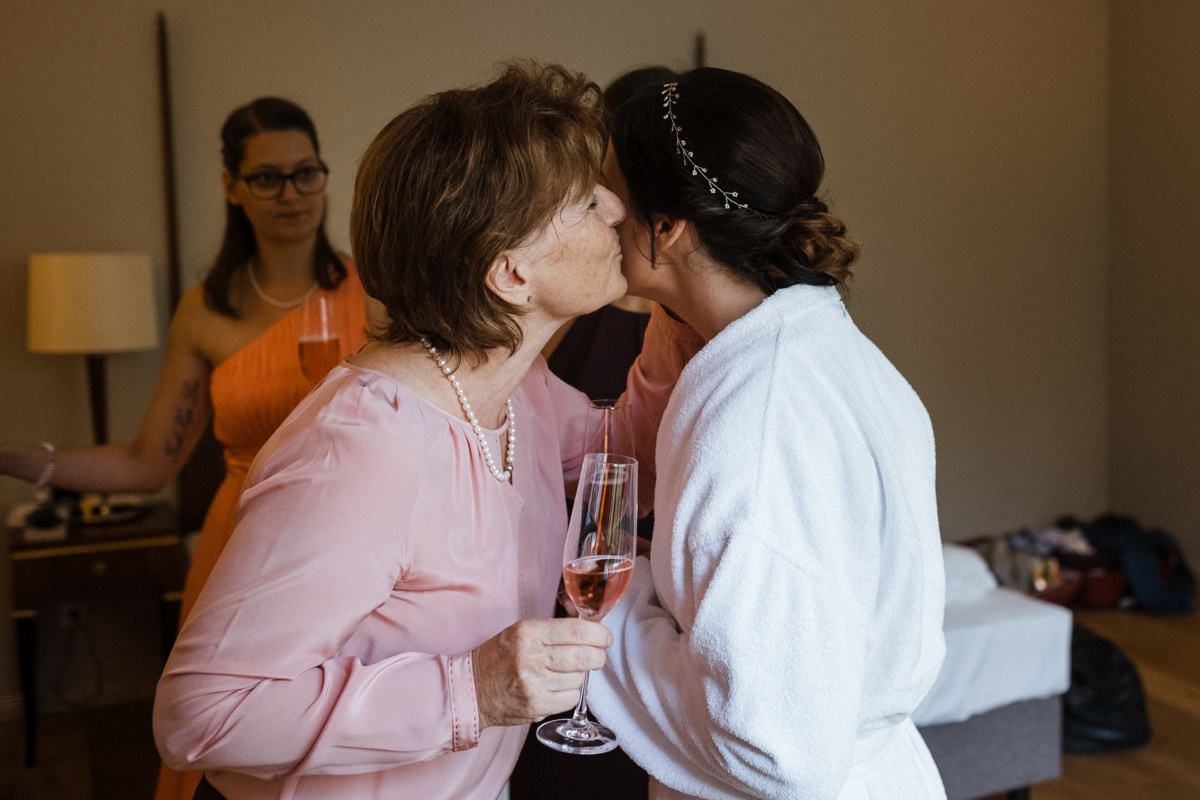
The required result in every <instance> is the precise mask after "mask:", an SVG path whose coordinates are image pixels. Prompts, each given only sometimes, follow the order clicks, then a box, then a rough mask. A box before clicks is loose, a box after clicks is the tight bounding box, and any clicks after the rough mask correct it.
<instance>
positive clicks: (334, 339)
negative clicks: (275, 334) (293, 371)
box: [300, 292, 341, 386]
mask: <svg viewBox="0 0 1200 800" xmlns="http://www.w3.org/2000/svg"><path fill="white" fill-rule="evenodd" d="M340 360H341V346H340V344H339V343H338V332H337V326H336V325H335V324H334V318H333V298H332V297H330V296H329V295H327V294H323V293H321V292H317V293H316V294H314V295H313V296H312V297H310V298H308V300H306V301H304V307H303V308H301V309H300V369H301V370H302V371H303V372H304V377H306V378H308V382H309V383H311V384H313V385H314V386H315V385H316V384H318V383H320V381H321V379H322V378H324V377H325V376H326V375H328V374H329V370H331V369H333V368H334V367H336V366H337V364H338V361H340Z"/></svg>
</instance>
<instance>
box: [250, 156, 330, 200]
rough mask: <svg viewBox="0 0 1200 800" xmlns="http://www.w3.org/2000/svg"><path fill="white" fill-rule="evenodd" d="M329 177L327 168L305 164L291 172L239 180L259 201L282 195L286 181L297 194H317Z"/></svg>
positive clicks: (264, 173)
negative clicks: (290, 183)
mask: <svg viewBox="0 0 1200 800" xmlns="http://www.w3.org/2000/svg"><path fill="white" fill-rule="evenodd" d="M328 175H329V167H327V166H325V165H324V164H307V165H305V166H303V167H298V168H297V169H295V170H292V171H291V172H277V171H275V170H273V169H267V170H263V171H262V172H254V173H251V174H250V175H242V176H241V177H240V178H239V180H241V181H242V182H243V183H245V184H246V187H247V188H249V189H250V194H251V195H253V196H254V197H256V198H258V199H259V200H274V199H275V198H277V197H279V195H281V194H283V187H284V186H286V185H287V182H288V181H291V182H292V186H294V187H296V192H297V193H298V194H304V195H310V194H317V193H318V192H320V191H321V190H322V189H324V188H325V178H326V177H327V176H328Z"/></svg>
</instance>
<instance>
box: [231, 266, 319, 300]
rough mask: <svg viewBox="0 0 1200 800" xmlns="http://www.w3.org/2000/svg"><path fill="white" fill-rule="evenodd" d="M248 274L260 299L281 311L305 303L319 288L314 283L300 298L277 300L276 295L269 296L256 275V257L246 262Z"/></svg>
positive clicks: (251, 284)
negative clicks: (259, 283)
mask: <svg viewBox="0 0 1200 800" xmlns="http://www.w3.org/2000/svg"><path fill="white" fill-rule="evenodd" d="M246 274H247V275H249V276H250V286H251V287H253V288H254V293H255V294H256V295H258V299H259V300H262V301H263V302H264V303H266V304H267V305H269V306H274V307H275V308H278V309H279V310H281V311H287V310H289V309H293V308H296V307H297V306H301V305H303V304H304V301H305V300H307V299H308V298H310V297H312V294H313V292H315V291H316V290H317V284H316V283H313V285H312V286H311V287H310V288H309V290H308V291H307V292H305V293H304V294H303V295H302V296H301V297H300V298H299V299H298V300H288V301H286V302H284V301H283V300H276V299H275V298H274V297H271V296H269V295H268V294H267V293H266V292H264V291H263V290H262V287H261V286H259V285H258V278H256V277H254V259H251V260H250V261H248V262H247V263H246Z"/></svg>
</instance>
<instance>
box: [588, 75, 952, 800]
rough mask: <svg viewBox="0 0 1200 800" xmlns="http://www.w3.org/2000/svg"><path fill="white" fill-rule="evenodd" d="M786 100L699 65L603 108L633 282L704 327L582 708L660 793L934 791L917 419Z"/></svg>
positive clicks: (815, 153)
mask: <svg viewBox="0 0 1200 800" xmlns="http://www.w3.org/2000/svg"><path fill="white" fill-rule="evenodd" d="M823 171H824V162H823V158H822V156H821V151H820V148H819V146H818V144H817V141H816V138H815V136H814V135H813V133H812V131H811V129H810V128H809V127H808V124H807V123H806V122H805V121H804V119H803V118H802V117H801V116H800V114H799V112H798V111H796V109H795V108H794V107H793V106H792V104H791V103H790V102H788V100H787V99H786V98H784V97H783V96H782V95H781V94H779V93H778V92H776V91H775V90H773V89H771V88H770V87H768V86H766V85H764V84H763V83H761V82H759V81H757V80H755V79H753V78H751V77H748V76H746V75H741V74H738V73H733V72H728V71H725V70H718V69H697V70H694V71H691V72H688V73H685V74H682V75H679V76H678V77H676V78H674V79H673V80H672V82H671V83H668V84H666V85H664V86H654V87H652V88H651V89H649V90H645V91H642V92H641V93H639V94H637V95H635V96H634V97H633V98H631V99H630V100H628V101H626V102H625V103H624V104H622V105H621V106H619V107H618V108H616V109H614V110H613V140H612V147H611V148H610V150H609V153H608V158H607V162H606V164H605V177H606V182H607V183H608V186H609V188H611V189H612V190H613V191H614V192H616V194H617V195H618V196H620V197H621V198H622V199H623V200H624V201H625V202H626V205H627V206H628V208H629V214H628V216H627V217H626V219H625V221H624V222H623V223H622V224H621V225H620V226H619V227H618V232H619V233H620V235H621V242H622V253H623V258H624V266H623V270H624V272H625V274H626V278H627V279H628V281H629V290H630V292H631V293H633V294H637V295H640V296H643V297H646V298H649V299H652V300H656V301H658V302H660V303H662V304H663V305H664V306H667V307H668V308H670V309H672V310H673V312H674V313H675V314H677V315H678V316H680V317H682V318H683V319H684V320H685V321H687V322H688V323H690V324H691V326H692V327H693V328H694V329H695V330H696V331H697V332H698V333H700V335H701V336H702V337H703V338H704V339H705V340H706V344H705V346H704V348H703V349H702V350H701V351H700V353H699V354H698V355H697V356H696V357H695V358H694V359H693V360H692V361H691V363H690V364H689V365H688V367H687V368H686V370H685V371H684V373H683V375H682V377H681V378H680V380H679V384H678V386H677V388H676V389H675V392H674V394H673V395H672V397H671V400H670V404H669V406H668V408H667V411H666V415H665V417H664V418H663V423H662V426H661V428H660V430H659V437H658V448H657V452H658V456H657V462H656V465H655V467H656V470H657V475H658V482H657V490H656V495H655V512H656V514H657V522H656V525H655V532H654V544H653V550H652V557H651V559H650V562H649V563H647V562H646V561H645V560H639V562H638V568H637V569H636V570H635V573H634V578H633V583H632V584H631V586H630V589H629V591H628V593H627V595H626V598H625V600H624V601H623V602H622V603H621V604H620V605H619V606H618V607H617V608H616V609H615V610H614V611H613V612H611V613H610V614H609V616H608V617H607V619H606V620H605V623H606V624H607V625H608V626H609V627H610V629H611V630H612V632H613V633H614V634H615V643H614V645H613V646H612V648H610V650H609V658H608V665H607V666H606V667H605V668H604V669H603V670H602V671H600V672H598V673H597V674H595V675H594V676H593V681H592V686H591V691H590V693H589V701H590V704H591V706H592V709H593V710H594V711H595V712H596V714H597V716H598V717H599V718H600V719H601V720H602V721H603V722H604V723H605V724H607V725H609V726H611V727H612V728H613V729H614V730H615V731H616V732H617V734H618V736H619V737H620V740H621V744H622V746H623V747H624V748H625V750H626V751H627V752H628V753H629V755H630V756H632V757H633V759H634V760H635V761H637V762H638V763H639V764H641V765H642V766H643V767H644V768H645V769H646V770H647V771H648V772H649V773H650V775H651V778H652V783H651V797H652V798H659V799H660V800H661V799H663V798H683V797H701V798H745V797H758V798H829V799H830V800H832V799H833V798H838V799H839V800H852V799H857V798H863V799H864V800H865V799H866V798H872V800H881V799H883V798H896V800H901V799H902V800H924V798H944V797H945V792H944V790H943V788H942V784H941V779H940V777H939V775H938V772H937V768H936V766H935V765H934V763H933V760H932V759H931V758H930V756H929V751H928V750H927V749H926V747H925V743H924V742H923V741H922V740H921V737H920V735H919V734H918V732H917V730H916V728H915V727H914V726H913V723H912V721H911V720H910V718H909V717H910V714H911V713H912V711H913V709H915V708H916V707H917V704H918V703H919V702H920V701H921V699H922V698H923V697H924V696H925V693H926V692H927V691H928V689H929V687H930V686H931V685H932V683H933V681H934V678H935V677H936V676H937V673H938V669H939V667H940V666H941V663H942V656H943V654H944V651H945V647H944V643H943V639H942V631H941V628H942V607H943V594H944V587H943V573H942V564H941V543H940V536H939V532H938V521H937V506H936V500H935V492H934V446H933V433H932V430H931V428H930V424H929V417H928V415H927V414H926V412H925V408H924V406H923V405H922V404H921V401H920V399H919V398H918V397H917V395H916V393H915V392H914V391H913V390H912V388H911V387H910V386H909V385H908V383H907V382H906V381H905V380H904V378H903V377H902V376H901V375H900V373H899V372H897V371H896V369H895V367H893V366H892V364H891V363H890V362H889V361H888V360H887V358H885V357H884V355H883V354H882V353H881V352H880V351H879V350H878V349H877V348H876V347H875V346H874V345H873V344H872V343H871V342H870V341H869V340H868V339H867V338H866V337H865V336H864V335H863V334H862V333H861V332H860V331H859V330H858V328H857V327H856V326H855V325H854V323H853V321H852V320H851V319H850V316H849V315H848V314H847V312H846V308H845V307H844V306H843V304H842V299H841V292H842V291H843V290H844V288H845V284H846V282H847V280H848V279H849V277H850V267H851V265H852V264H853V262H854V261H855V259H856V258H857V255H858V248H857V246H856V245H855V244H854V243H853V241H851V240H850V239H849V238H848V237H847V236H846V228H845V225H843V224H842V222H841V221H840V220H838V219H837V218H836V217H834V216H833V215H832V214H830V213H829V211H828V209H827V208H826V206H825V204H824V203H823V202H822V201H821V200H820V199H818V197H817V192H818V189H819V186H820V183H821V178H822V173H823Z"/></svg>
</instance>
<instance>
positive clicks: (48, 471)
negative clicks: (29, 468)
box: [33, 442, 58, 490]
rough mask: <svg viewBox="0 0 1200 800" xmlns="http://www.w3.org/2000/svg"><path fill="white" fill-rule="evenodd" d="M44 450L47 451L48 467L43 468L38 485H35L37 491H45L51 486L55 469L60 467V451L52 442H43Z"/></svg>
mask: <svg viewBox="0 0 1200 800" xmlns="http://www.w3.org/2000/svg"><path fill="white" fill-rule="evenodd" d="M42 449H43V450H45V451H46V466H45V467H43V468H42V474H41V475H39V476H38V479H37V483H35V484H34V485H33V488H35V489H39V490H40V489H45V488H46V487H47V486H48V485H50V479H51V478H53V477H54V468H55V467H57V466H58V450H57V449H55V447H54V445H52V444H50V442H42Z"/></svg>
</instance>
